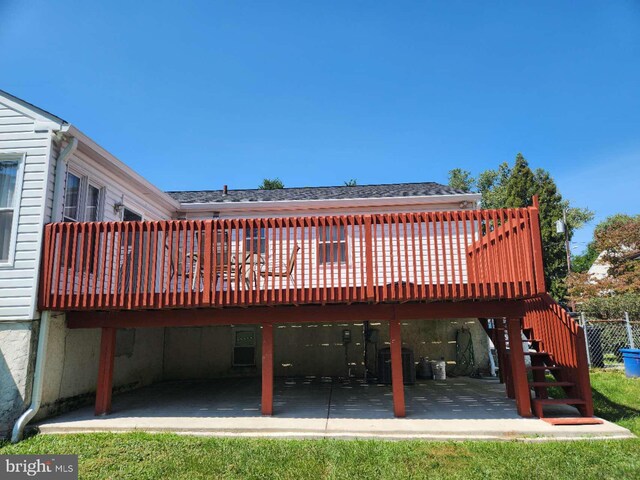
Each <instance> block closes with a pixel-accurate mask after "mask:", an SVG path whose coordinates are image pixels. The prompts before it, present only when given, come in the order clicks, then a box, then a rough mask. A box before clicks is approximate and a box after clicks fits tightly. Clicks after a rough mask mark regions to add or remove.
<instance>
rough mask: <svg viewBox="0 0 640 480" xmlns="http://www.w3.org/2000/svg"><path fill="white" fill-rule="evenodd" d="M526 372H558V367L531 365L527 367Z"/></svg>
mask: <svg viewBox="0 0 640 480" xmlns="http://www.w3.org/2000/svg"><path fill="white" fill-rule="evenodd" d="M527 370H532V371H545V370H560V367H547V366H541V365H540V366H539V365H533V366H531V367H527Z"/></svg>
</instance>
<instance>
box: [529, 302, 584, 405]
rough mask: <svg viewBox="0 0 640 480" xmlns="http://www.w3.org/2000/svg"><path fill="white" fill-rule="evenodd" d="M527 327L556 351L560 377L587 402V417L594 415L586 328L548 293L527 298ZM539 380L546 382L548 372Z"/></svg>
mask: <svg viewBox="0 0 640 480" xmlns="http://www.w3.org/2000/svg"><path fill="white" fill-rule="evenodd" d="M524 303H525V310H526V313H525V316H524V318H523V325H522V326H523V328H525V329H530V330H531V331H532V332H533V335H534V336H535V338H536V339H537V340H538V341H539V342H541V343H542V345H543V348H544V350H546V351H547V352H550V353H551V354H552V359H553V362H554V363H555V365H557V366H558V367H561V368H560V370H558V371H557V372H556V371H554V372H553V373H554V375H556V376H557V377H558V378H557V379H558V380H560V381H566V382H570V383H572V384H573V385H574V386H573V387H571V389H572V391H570V392H569V394H570V396H571V397H573V398H581V399H583V400H585V401H586V405H585V406H584V407H581V408H585V409H586V410H585V411H584V412H583V414H584V415H586V416H592V415H593V400H592V395H591V385H590V381H589V362H588V360H587V351H586V344H585V333H584V329H583V328H582V327H581V326H580V325H578V323H577V322H576V321H575V320H574V319H573V318H571V316H570V315H569V314H568V313H567V312H566V311H565V310H564V309H563V308H562V307H561V306H560V305H558V304H557V303H556V302H555V301H554V300H553V298H551V296H549V295H548V294H546V293H543V294H541V295H540V296H539V297H537V298H530V299H526V300H525V302H524ZM538 375H539V378H536V372H534V380H535V381H545V380H544V375H545V374H544V372H538Z"/></svg>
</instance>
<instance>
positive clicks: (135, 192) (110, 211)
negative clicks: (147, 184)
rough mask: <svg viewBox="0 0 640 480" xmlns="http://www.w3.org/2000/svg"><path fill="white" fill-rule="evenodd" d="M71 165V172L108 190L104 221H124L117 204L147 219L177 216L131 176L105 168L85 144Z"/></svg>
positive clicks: (105, 196) (104, 200)
mask: <svg viewBox="0 0 640 480" xmlns="http://www.w3.org/2000/svg"><path fill="white" fill-rule="evenodd" d="M68 166H69V169H70V170H71V171H74V172H77V173H79V174H81V175H84V176H88V177H89V179H90V181H91V182H93V183H95V184H96V186H100V187H103V188H104V189H105V190H104V194H103V200H102V204H103V215H102V220H103V221H105V222H115V221H120V220H122V217H121V213H120V212H116V211H114V208H113V207H114V205H116V204H118V203H123V204H124V206H125V207H127V208H128V209H130V210H133V211H135V212H136V213H139V214H141V215H142V216H143V219H144V220H166V219H170V218H174V217H175V212H173V211H172V210H169V209H167V208H166V207H164V206H162V205H159V203H158V202H157V201H155V200H154V197H153V196H152V195H146V194H145V193H143V192H142V191H141V189H140V187H139V186H138V185H137V184H136V183H135V182H134V181H133V180H132V179H130V178H126V177H124V176H123V175H122V174H120V173H119V172H115V171H114V170H110V169H108V168H105V167H104V166H103V165H102V164H100V162H98V161H97V160H96V159H95V158H92V155H91V154H89V153H86V152H85V151H84V149H83V148H82V147H80V148H79V149H78V150H76V152H74V154H73V155H72V156H71V158H70V159H69V162H68ZM52 172H54V169H52ZM55 220H57V221H59V220H60V219H55Z"/></svg>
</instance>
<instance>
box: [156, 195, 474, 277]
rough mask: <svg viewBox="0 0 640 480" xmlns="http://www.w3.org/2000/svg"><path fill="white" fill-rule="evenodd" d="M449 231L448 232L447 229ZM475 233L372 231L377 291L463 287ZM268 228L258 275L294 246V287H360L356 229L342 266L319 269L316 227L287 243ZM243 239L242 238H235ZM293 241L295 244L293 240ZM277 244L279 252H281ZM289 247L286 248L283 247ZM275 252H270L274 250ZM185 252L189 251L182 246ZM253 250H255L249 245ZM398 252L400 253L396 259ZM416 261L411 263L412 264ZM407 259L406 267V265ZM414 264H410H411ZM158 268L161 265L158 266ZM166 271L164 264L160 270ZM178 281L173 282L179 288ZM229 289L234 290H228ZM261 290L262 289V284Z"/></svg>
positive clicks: (415, 208)
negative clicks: (399, 285) (393, 286)
mask: <svg viewBox="0 0 640 480" xmlns="http://www.w3.org/2000/svg"><path fill="white" fill-rule="evenodd" d="M456 209H459V205H458V204H457V203H456V204H454V203H450V204H446V203H443V204H424V205H411V206H395V207H390V206H388V207H371V208H363V207H359V208H357V209H352V210H351V209H333V210H328V211H327V210H325V209H322V210H320V209H318V210H315V211H309V210H304V211H300V212H295V211H287V212H283V211H281V210H279V211H266V212H259V213H260V215H258V214H257V213H255V212H241V211H237V212H234V214H231V213H226V214H222V213H221V214H220V215H219V216H217V215H216V216H217V218H220V219H228V218H278V217H283V216H304V217H308V216H316V215H318V216H326V215H358V214H367V213H399V212H403V213H407V212H414V213H415V212H434V211H449V210H456ZM185 216H186V217H187V218H188V219H196V218H199V219H203V218H204V219H206V218H212V217H213V216H214V212H213V211H211V212H200V213H198V214H195V213H191V214H187V215H182V217H185ZM450 226H451V232H449V228H450ZM476 230H477V229H476V228H475V227H474V226H473V225H472V224H471V222H466V225H465V224H464V222H457V223H456V222H444V223H441V222H434V223H431V224H430V228H429V231H428V232H427V227H426V224H421V226H420V224H417V223H416V224H415V225H414V230H413V232H412V230H411V225H410V224H407V227H406V236H407V238H406V240H405V238H404V235H405V231H404V226H403V224H400V225H399V236H398V232H397V231H396V227H395V224H394V225H392V227H391V229H390V228H389V226H388V225H385V227H384V232H383V227H382V226H380V225H378V226H377V228H376V230H375V241H374V242H373V252H374V265H373V267H374V282H375V284H376V286H385V285H391V284H396V283H402V282H404V283H407V284H409V283H412V284H414V285H419V284H464V283H466V282H467V263H466V262H467V255H466V252H467V247H468V246H469V245H471V244H472V243H473V242H474V241H475V240H477V238H478V232H477V231H476ZM275 232H276V233H275V234H274V231H273V230H272V229H267V232H266V235H265V240H264V241H263V242H264V244H265V249H266V252H265V253H264V254H262V256H261V257H262V261H263V262H264V263H266V266H265V265H263V266H260V267H259V268H261V269H262V270H265V269H267V270H272V271H273V270H282V269H283V268H285V266H286V265H287V261H288V259H289V257H290V254H291V252H292V251H293V248H294V243H297V244H298V246H299V247H300V251H299V252H298V254H297V256H296V267H295V282H296V286H297V287H298V288H316V287H320V288H325V287H326V288H330V287H338V286H349V287H359V286H361V285H362V284H363V283H362V279H363V278H364V279H366V272H365V271H364V269H365V261H364V252H365V246H364V239H363V238H362V237H361V233H360V230H359V227H358V226H355V227H354V228H353V229H352V228H351V226H350V225H348V224H347V225H346V226H345V241H346V247H345V248H346V257H347V260H346V262H343V263H341V264H340V263H335V264H333V266H332V265H331V263H327V264H326V265H325V264H319V263H318V251H317V245H318V242H317V239H316V229H315V228H305V229H304V231H302V229H300V228H297V229H294V228H291V229H289V235H288V240H287V237H286V235H285V232H286V229H285V230H283V231H282V232H280V231H279V230H277V229H276V230H275ZM240 235H242V233H240ZM294 239H295V241H294ZM229 241H230V254H231V255H232V256H239V257H242V256H243V254H244V253H245V251H244V250H243V246H244V242H243V241H242V238H240V239H237V235H236V232H235V230H231V231H230V232H229ZM281 245H282V248H281ZM287 245H288V247H287ZM274 247H275V248H274ZM187 248H188V250H189V249H190V246H188V247H187ZM254 248H256V249H257V245H255V246H254ZM398 253H399V254H398ZM414 258H415V262H414ZM407 259H408V263H407ZM414 263H415V265H414ZM158 268H160V266H159V267H158ZM165 270H166V265H165ZM281 281H282V286H283V287H286V285H287V283H286V279H283V280H281V279H277V280H276V283H275V285H274V283H273V282H274V280H273V279H269V280H267V282H268V284H267V285H266V288H267V289H273V288H274V287H275V288H279V287H280V282H281ZM180 285H181V282H178V287H180ZM225 287H226V286H225V285H224V284H222V283H221V284H219V285H218V289H221V288H222V289H224V288H225ZM231 288H233V285H231ZM260 288H265V285H264V282H263V283H262V285H261V287H260Z"/></svg>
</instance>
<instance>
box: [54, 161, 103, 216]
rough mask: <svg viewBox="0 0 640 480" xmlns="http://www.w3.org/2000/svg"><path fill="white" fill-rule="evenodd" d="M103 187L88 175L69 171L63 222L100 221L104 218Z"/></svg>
mask: <svg viewBox="0 0 640 480" xmlns="http://www.w3.org/2000/svg"><path fill="white" fill-rule="evenodd" d="M102 193H103V189H102V188H100V187H98V186H97V185H95V184H94V183H93V182H92V181H91V180H90V179H89V177H88V176H86V175H85V176H81V175H78V174H76V173H73V172H67V183H66V188H65V192H64V211H63V218H62V221H63V222H99V221H100V220H102V211H101V202H102V196H103V195H102Z"/></svg>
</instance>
